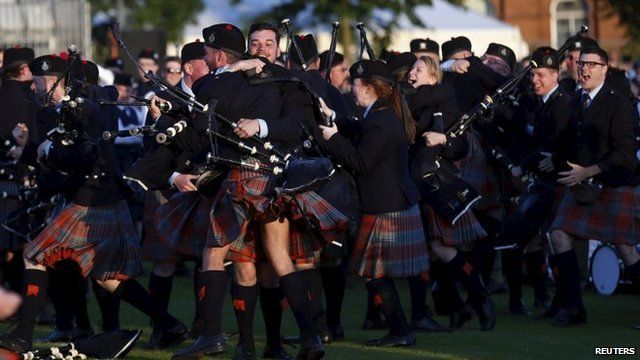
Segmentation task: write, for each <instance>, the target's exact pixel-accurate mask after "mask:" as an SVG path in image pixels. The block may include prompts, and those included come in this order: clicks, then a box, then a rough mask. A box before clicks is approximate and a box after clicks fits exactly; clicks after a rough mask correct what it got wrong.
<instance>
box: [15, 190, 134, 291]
mask: <svg viewBox="0 0 640 360" xmlns="http://www.w3.org/2000/svg"><path fill="white" fill-rule="evenodd" d="M24 256H25V258H27V259H29V260H30V261H32V262H35V263H36V264H43V265H46V266H49V267H54V266H55V264H56V262H58V261H60V260H65V259H71V260H73V261H75V262H76V263H78V265H79V266H80V270H81V272H82V275H83V276H85V277H87V276H91V277H92V278H94V279H96V280H109V279H120V280H124V279H128V278H132V277H135V276H137V275H140V274H141V273H142V272H143V268H142V261H141V260H140V245H139V240H138V236H137V234H136V231H135V228H134V227H133V222H132V220H131V215H130V214H129V208H128V207H127V202H126V201H125V200H120V201H117V202H115V203H112V204H109V205H103V206H81V205H77V204H74V203H71V204H69V205H68V206H67V207H66V208H64V209H63V210H62V212H60V213H59V214H58V215H57V216H56V217H55V218H54V219H53V221H52V222H51V224H49V226H48V227H47V228H46V229H44V230H43V231H42V232H41V233H40V235H38V237H36V238H35V239H34V240H33V241H32V242H30V243H27V244H26V245H25V249H24Z"/></svg>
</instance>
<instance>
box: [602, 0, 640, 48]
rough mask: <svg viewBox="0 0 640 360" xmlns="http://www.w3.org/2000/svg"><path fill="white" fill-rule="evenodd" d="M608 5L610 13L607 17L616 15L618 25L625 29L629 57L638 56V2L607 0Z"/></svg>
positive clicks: (639, 30)
mask: <svg viewBox="0 0 640 360" xmlns="http://www.w3.org/2000/svg"><path fill="white" fill-rule="evenodd" d="M609 4H610V5H611V11H610V12H609V14H608V15H609V16H614V15H616V16H617V17H618V19H619V22H620V25H622V26H624V27H625V32H626V35H627V40H628V42H629V46H628V47H627V51H628V52H629V55H636V56H637V55H640V21H639V20H640V1H638V0H609Z"/></svg>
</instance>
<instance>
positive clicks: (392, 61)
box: [387, 52, 418, 74]
mask: <svg viewBox="0 0 640 360" xmlns="http://www.w3.org/2000/svg"><path fill="white" fill-rule="evenodd" d="M416 60H418V58H417V57H416V56H415V55H413V53H410V52H403V53H401V54H397V55H393V56H391V57H390V58H389V61H387V69H389V72H391V74H394V73H395V72H396V71H401V70H408V69H411V67H412V66H413V64H414V63H415V62H416Z"/></svg>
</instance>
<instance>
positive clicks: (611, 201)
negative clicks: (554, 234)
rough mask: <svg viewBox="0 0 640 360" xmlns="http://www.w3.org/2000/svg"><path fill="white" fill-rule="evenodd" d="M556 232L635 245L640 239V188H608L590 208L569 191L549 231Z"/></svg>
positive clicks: (566, 192) (618, 243)
mask: <svg viewBox="0 0 640 360" xmlns="http://www.w3.org/2000/svg"><path fill="white" fill-rule="evenodd" d="M556 229H557V230H562V231H564V232H566V233H567V234H570V235H573V236H576V237H578V238H580V239H583V240H589V239H595V240H600V241H602V242H603V243H608V244H613V245H636V244H637V242H638V237H640V187H638V188H633V187H631V186H623V187H617V188H612V187H608V186H605V187H604V188H603V191H602V193H601V194H600V196H599V197H598V199H597V200H596V201H595V202H594V203H593V204H591V205H581V204H579V203H578V202H577V201H576V200H575V198H574V197H573V195H572V194H571V191H570V190H569V188H566V189H565V191H564V196H563V198H562V202H561V203H560V205H559V206H558V210H557V213H556V217H555V218H554V220H553V223H552V224H551V227H550V228H549V230H550V231H553V230H556Z"/></svg>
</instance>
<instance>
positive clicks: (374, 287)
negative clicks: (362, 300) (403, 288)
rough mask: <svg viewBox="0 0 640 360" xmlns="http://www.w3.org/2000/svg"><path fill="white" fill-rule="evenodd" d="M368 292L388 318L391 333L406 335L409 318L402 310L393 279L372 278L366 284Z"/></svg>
mask: <svg viewBox="0 0 640 360" xmlns="http://www.w3.org/2000/svg"><path fill="white" fill-rule="evenodd" d="M366 286H367V292H368V293H369V294H370V296H371V297H373V299H374V300H373V301H374V303H375V304H376V306H377V307H379V308H380V311H382V313H383V314H384V316H385V317H386V318H387V324H388V326H389V333H390V334H391V335H404V334H407V333H408V332H409V325H408V324H407V319H406V318H405V316H404V312H403V311H402V306H401V304H400V298H399V296H398V292H397V290H396V288H395V284H394V283H393V280H391V279H386V278H384V279H375V280H370V281H368V282H367V284H366Z"/></svg>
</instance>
